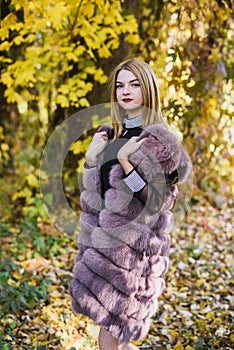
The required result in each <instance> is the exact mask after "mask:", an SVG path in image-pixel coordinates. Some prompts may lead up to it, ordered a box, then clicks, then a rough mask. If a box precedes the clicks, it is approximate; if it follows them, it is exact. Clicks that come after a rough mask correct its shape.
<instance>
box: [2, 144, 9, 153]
mask: <svg viewBox="0 0 234 350" xmlns="http://www.w3.org/2000/svg"><path fill="white" fill-rule="evenodd" d="M1 150H2V151H3V152H7V151H9V146H8V144H7V143H2V144H1Z"/></svg>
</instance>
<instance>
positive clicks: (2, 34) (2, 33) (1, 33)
mask: <svg viewBox="0 0 234 350" xmlns="http://www.w3.org/2000/svg"><path fill="white" fill-rule="evenodd" d="M8 37H9V29H8V28H6V27H3V28H1V29H0V38H1V39H2V40H4V39H7V38H8Z"/></svg>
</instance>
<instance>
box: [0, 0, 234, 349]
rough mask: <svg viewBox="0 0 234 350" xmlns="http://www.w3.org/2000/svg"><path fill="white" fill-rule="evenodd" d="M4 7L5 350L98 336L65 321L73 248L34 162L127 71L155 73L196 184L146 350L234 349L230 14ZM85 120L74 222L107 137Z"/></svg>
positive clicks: (166, 1)
mask: <svg viewBox="0 0 234 350" xmlns="http://www.w3.org/2000/svg"><path fill="white" fill-rule="evenodd" d="M0 6H1V12H0V16H1V28H0V38H1V43H0V62H1V66H0V69H1V77H0V99H1V104H0V142H1V143H0V171H1V178H0V188H1V198H0V215H1V222H0V239H1V256H0V297H1V305H0V319H1V321H0V322H1V323H0V347H1V349H6V350H8V349H28V350H30V349H38V350H43V349H96V346H97V341H96V336H97V332H98V328H97V327H96V326H95V325H94V324H93V323H92V322H91V321H90V320H88V319H86V318H85V317H79V316H74V315H73V314H72V313H71V311H70V299H69V296H68V291H67V289H68V285H69V281H70V279H71V273H72V272H71V271H72V265H73V259H74V255H75V252H76V245H75V240H74V239H73V238H71V237H69V236H67V235H65V234H64V233H62V232H60V231H59V230H58V229H56V228H55V227H54V226H53V224H52V222H51V220H50V218H49V216H48V214H47V212H46V210H45V207H44V205H43V203H42V194H41V193H40V181H39V175H40V161H41V157H42V152H43V149H44V147H45V145H46V143H47V141H48V140H49V138H50V136H51V135H52V134H53V132H54V131H55V130H56V127H58V126H59V125H61V123H63V122H64V121H65V120H67V119H68V118H69V117H70V116H71V115H73V114H74V113H76V112H79V111H81V110H83V109H84V108H87V107H89V106H94V105H97V104H102V103H106V102H108V101H109V90H108V84H107V82H108V77H109V74H110V72H111V71H112V69H113V68H114V67H115V66H116V64H118V63H119V62H120V61H121V60H123V59H125V58H127V57H134V58H139V59H143V60H145V61H146V62H148V63H149V64H150V65H151V67H152V68H153V69H154V71H155V72H156V74H157V76H158V81H159V86H160V92H161V102H162V109H163V115H164V117H165V118H166V119H167V121H168V122H169V123H170V124H171V125H173V126H174V127H175V128H176V129H177V130H179V132H180V134H181V137H182V139H183V142H184V144H185V146H186V148H187V150H188V151H189V153H190V156H191V159H192V163H193V172H194V173H193V189H192V193H191V200H190V203H189V207H188V208H187V210H188V215H187V216H186V218H185V219H184V221H183V222H182V223H181V225H180V226H179V227H178V228H177V230H176V233H175V234H173V238H172V249H171V255H170V257H171V268H170V271H169V275H168V280H167V290H166V293H165V295H164V297H163V298H162V299H163V300H162V303H161V304H160V308H159V311H158V313H157V315H156V316H155V319H154V321H153V324H152V327H151V331H150V334H149V336H148V337H147V338H146V339H144V340H143V341H142V342H140V343H139V344H138V345H139V347H140V346H146V347H147V346H148V345H149V344H151V345H149V346H151V348H158V349H175V350H181V349H187V350H192V349H206V350H207V349H233V341H234V335H233V319H232V317H233V313H232V308H233V295H232V294H231V288H233V189H234V187H233V165H234V164H233V154H234V150H233V144H234V136H233V135H234V127H233V112H234V106H233V101H234V92H233V62H234V45H233V29H234V22H233V3H232V1H230V0H210V1H208V2H207V1H205V0H190V1H188V0H185V1H177V0H156V1H152V0H136V1H131V0H126V1H113V0H109V1H106V0H96V1H93V0H89V1H88V0H76V1H75V0H69V1H68V0H53V1H52V0H37V1H35V0H33V1H30V0H12V1H10V0H6V1H4V0H1V1H0ZM82 116H83V114H82V113H81V114H79V113H78V114H77V125H78V126H79V128H80V129H81V130H86V131H87V132H86V133H83V134H82V138H81V139H80V140H78V141H77V142H74V143H73V144H72V145H71V147H70V149H69V152H68V154H67V156H66V159H65V161H64V167H63V184H64V191H65V195H66V198H67V201H68V202H69V205H70V206H71V207H72V208H73V210H74V211H76V212H77V214H78V213H79V210H80V208H79V188H78V186H77V171H79V170H80V171H82V170H81V169H82V164H83V161H84V154H85V150H86V149H87V145H88V143H89V142H90V139H91V137H92V134H93V132H94V131H95V130H96V128H97V126H98V124H99V123H100V120H99V119H98V118H97V117H94V118H84V117H82ZM104 121H108V118H107V119H105V120H104ZM58 151H59V150H58ZM55 197H56V196H55ZM58 200H59V199H58V198H52V197H48V198H47V203H50V204H51V203H52V205H53V206H56V203H57V201H58ZM165 300H166V301H165ZM152 344H153V345H152Z"/></svg>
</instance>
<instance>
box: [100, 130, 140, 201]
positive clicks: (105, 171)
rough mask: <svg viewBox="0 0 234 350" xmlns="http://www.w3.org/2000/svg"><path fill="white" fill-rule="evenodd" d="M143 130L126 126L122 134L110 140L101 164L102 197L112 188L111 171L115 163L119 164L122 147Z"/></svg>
mask: <svg viewBox="0 0 234 350" xmlns="http://www.w3.org/2000/svg"><path fill="white" fill-rule="evenodd" d="M141 132H142V128H141V127H139V126H137V127H131V128H126V126H124V129H123V132H122V134H121V136H120V137H119V138H118V139H116V140H114V141H112V140H109V141H108V145H107V147H106V149H105V153H104V159H103V163H102V165H101V169H100V172H101V184H102V197H104V193H105V192H106V191H107V190H108V189H109V188H111V186H110V183H109V173H110V170H111V168H112V166H113V165H115V164H118V163H119V161H118V159H117V154H118V151H119V150H120V148H121V147H122V146H123V145H124V144H125V143H126V142H127V141H128V140H129V139H130V138H131V137H133V136H139V135H140V133H141Z"/></svg>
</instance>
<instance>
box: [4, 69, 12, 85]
mask: <svg viewBox="0 0 234 350" xmlns="http://www.w3.org/2000/svg"><path fill="white" fill-rule="evenodd" d="M1 82H2V83H3V84H4V85H7V86H10V85H12V84H13V79H12V77H11V75H10V73H8V72H5V73H2V77H1Z"/></svg>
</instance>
